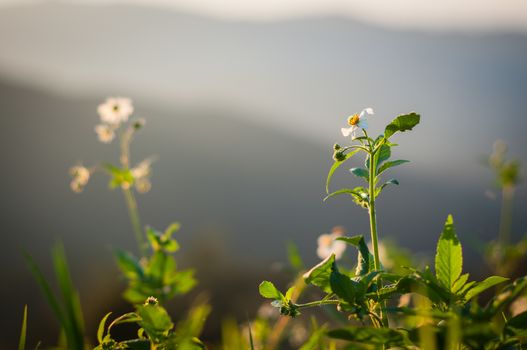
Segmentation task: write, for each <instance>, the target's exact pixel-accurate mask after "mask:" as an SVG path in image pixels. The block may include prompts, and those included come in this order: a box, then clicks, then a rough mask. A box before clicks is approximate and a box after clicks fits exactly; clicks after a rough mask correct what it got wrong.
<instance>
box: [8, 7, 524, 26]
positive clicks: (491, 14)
mask: <svg viewBox="0 0 527 350" xmlns="http://www.w3.org/2000/svg"><path fill="white" fill-rule="evenodd" d="M42 1H46V0H0V4H3V5H6V4H20V3H34V2H42ZM54 1H58V0H54ZM61 1H63V2H72V3H89V4H114V3H136V4H142V5H146V6H161V7H170V8H174V9H176V10H184V11H190V12H193V13H198V14H205V15H211V16H217V17H221V18H228V19H242V20H273V19H278V18H283V17H298V16H305V15H317V14H318V15H320V14H340V15H348V16H352V17H355V18H359V19H361V20H364V21H368V22H374V23H377V24H382V25H387V26H398V27H410V28H427V29H468V30H499V29H505V30H521V31H527V1H525V0H441V1H424V0H199V1H196V0H61Z"/></svg>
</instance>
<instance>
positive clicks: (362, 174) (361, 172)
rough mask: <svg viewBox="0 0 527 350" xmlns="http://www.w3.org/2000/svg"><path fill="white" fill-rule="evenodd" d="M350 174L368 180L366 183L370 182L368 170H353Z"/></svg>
mask: <svg viewBox="0 0 527 350" xmlns="http://www.w3.org/2000/svg"><path fill="white" fill-rule="evenodd" d="M350 172H351V173H352V174H353V175H355V176H357V177H362V178H363V179H366V181H368V178H369V174H368V171H367V170H366V169H363V168H351V169H350Z"/></svg>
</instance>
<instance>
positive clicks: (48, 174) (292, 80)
mask: <svg viewBox="0 0 527 350" xmlns="http://www.w3.org/2000/svg"><path fill="white" fill-rule="evenodd" d="M106 96H129V97H131V98H132V99H133V101H134V105H135V108H136V113H135V115H136V116H139V117H144V118H146V120H147V125H146V127H145V129H144V130H142V131H141V133H140V134H139V135H138V137H137V139H136V141H135V142H134V144H133V148H132V157H133V160H135V161H139V160H141V159H143V158H144V157H146V156H149V155H151V154H155V155H157V156H158V157H159V159H158V161H157V162H156V163H155V164H154V173H153V177H152V181H153V188H152V190H151V191H150V192H149V193H148V194H145V195H139V197H138V200H139V207H140V211H141V214H142V220H143V222H144V223H147V224H149V225H151V226H154V227H157V228H159V229H163V228H164V227H166V226H167V225H168V224H169V223H171V222H172V221H179V222H181V223H182V225H183V229H182V231H181V232H180V233H178V235H177V238H178V240H179V241H180V243H181V245H182V249H181V251H180V252H178V255H177V258H178V261H179V263H180V265H181V266H195V267H196V269H197V276H198V278H199V280H200V284H199V287H198V288H197V289H196V291H195V292H194V294H193V295H195V294H196V293H200V292H203V291H207V292H208V295H209V298H210V300H211V302H212V304H213V307H214V310H213V313H212V315H211V319H210V321H209V324H208V328H207V335H206V337H208V338H210V339H214V337H217V336H218V334H219V331H218V325H219V322H220V321H221V319H222V318H224V317H226V316H228V315H233V316H235V317H237V318H238V319H239V320H242V321H243V320H245V319H246V317H247V316H246V315H247V314H248V315H249V316H250V315H254V313H255V311H256V309H257V308H258V305H260V304H261V303H262V299H261V298H260V297H259V295H258V292H257V285H258V283H259V281H261V280H262V279H264V278H266V279H268V278H270V276H273V274H274V273H275V272H274V271H275V270H276V266H277V263H280V262H285V261H286V248H285V247H286V243H287V242H288V241H293V242H295V243H296V244H297V245H298V246H299V248H300V251H301V254H302V256H303V258H304V259H305V260H306V262H307V263H310V264H311V263H312V264H314V263H316V262H317V257H316V254H315V250H316V237H317V236H318V235H320V234H322V233H324V232H328V231H329V230H330V229H331V228H332V227H333V226H336V225H343V226H344V227H345V228H346V229H347V230H348V232H349V233H350V234H361V233H367V232H368V218H367V215H366V214H365V213H364V212H363V211H361V210H360V209H358V208H357V207H355V206H354V205H353V204H352V203H351V202H350V201H348V200H346V199H344V198H337V199H334V200H332V201H329V202H327V203H323V202H322V198H323V196H324V182H325V176H326V174H327V170H328V169H329V167H330V165H331V164H332V159H331V154H332V150H331V148H332V144H333V143H334V142H340V143H345V142H346V140H345V139H344V138H343V137H342V135H341V134H340V128H341V127H343V126H345V122H346V117H347V116H348V115H349V114H352V113H354V112H357V111H360V110H361V109H362V108H364V107H373V108H374V109H375V112H376V115H375V116H374V117H372V119H371V122H370V125H371V129H372V130H373V131H372V132H373V133H379V132H381V131H382V128H383V126H384V125H385V124H386V123H387V122H388V121H389V120H391V119H392V118H393V117H394V116H396V115H397V114H399V113H403V112H409V111H412V110H415V111H418V112H419V113H421V115H422V123H421V125H419V126H418V127H417V128H416V129H415V132H411V133H407V134H400V135H398V136H397V137H396V141H399V142H400V144H401V146H400V147H397V148H396V149H395V156H396V157H397V158H403V159H409V160H411V163H410V164H408V165H405V166H402V167H400V168H398V169H397V170H395V171H394V175H395V176H396V177H397V178H398V179H399V180H400V183H401V185H400V186H399V187H398V188H395V187H394V188H390V189H388V190H386V191H385V192H384V193H383V197H381V200H380V203H379V209H378V211H379V212H378V215H379V227H380V235H381V237H390V238H391V239H392V240H396V241H397V242H398V243H399V244H400V245H401V246H403V247H406V248H408V249H411V250H413V251H416V252H420V253H421V254H422V255H423V256H426V255H427V254H428V256H433V255H431V254H433V250H434V245H435V242H436V239H437V237H438V234H439V232H440V230H441V227H442V223H443V221H444V219H445V217H446V215H447V214H448V213H452V214H453V215H454V218H455V220H456V221H457V227H458V234H459V236H460V238H461V241H462V242H463V244H464V255H465V257H466V259H468V261H467V262H466V268H467V269H468V270H469V271H471V272H472V273H473V274H474V275H476V276H477V275H478V274H483V273H485V269H486V268H485V266H484V265H483V262H482V258H481V255H480V252H479V251H478V247H479V243H478V242H481V241H484V240H488V239H492V238H494V237H496V234H497V230H498V219H499V201H498V200H493V199H492V198H491V197H492V196H489V195H488V190H493V180H492V179H493V177H492V174H491V172H490V170H488V169H487V168H485V166H484V164H483V163H484V162H483V161H482V159H484V156H485V154H488V153H490V152H491V150H492V144H493V142H494V141H495V140H496V139H503V140H505V141H506V142H507V143H508V144H509V146H510V154H511V155H512V156H513V157H515V158H517V159H519V160H520V161H522V162H523V163H525V162H526V161H527V141H526V137H525V133H526V129H527V5H526V4H525V2H523V1H513V0H507V1H500V0H495V1H494V0H493V1H491V0H488V1H472V0H470V1H468V0H467V1H442V2H435V3H431V2H422V1H414V0H397V1H361V0H350V1H322V0H320V1H318V0H311V1H297V0H296V1H295V0H288V1H285V0H284V1H238V0H226V1H213V0H208V1H199V2H197V1H190V0H174V1H169V0H166V1H160V0H159V1H146V0H145V1H88V0H86V1H73V0H72V1H6V0H2V1H0V117H1V122H2V123H1V127H0V156H1V161H2V168H1V169H2V173H1V177H0V179H1V181H0V194H1V195H0V220H1V223H2V226H1V227H2V233H1V234H2V253H1V254H0V266H2V269H1V274H2V276H1V287H0V300H2V313H1V314H0V329H1V330H0V332H1V336H0V348H2V349H12V348H14V344H15V343H16V342H17V338H18V332H19V326H20V321H21V317H22V309H23V306H24V304H26V303H27V304H28V305H29V336H30V339H31V341H30V343H29V344H35V343H36V341H37V340H39V339H40V340H43V341H44V344H47V345H50V344H52V343H53V342H54V341H55V339H56V328H57V325H56V323H55V322H54V320H53V319H52V316H51V312H50V311H49V309H48V307H47V305H46V304H45V301H44V299H43V297H42V296H41V295H40V292H39V290H38V287H37V285H36V283H35V282H34V281H33V279H32V277H31V275H30V273H29V271H28V270H27V268H26V267H25V264H24V261H23V258H22V251H24V250H25V251H27V252H29V253H30V254H31V255H33V256H34V257H35V259H36V260H37V261H38V262H39V264H40V265H41V266H42V267H43V269H44V270H45V271H46V272H47V273H50V272H51V259H50V256H49V251H50V249H51V247H52V246H53V244H54V243H55V242H56V241H58V240H61V241H63V242H64V245H65V247H66V251H67V255H68V257H69V260H70V262H71V268H72V272H73V274H74V280H75V283H76V285H77V286H78V288H79V290H80V294H81V300H82V303H83V305H84V309H85V316H86V319H87V328H88V329H89V330H92V333H93V334H95V329H96V324H97V322H98V320H99V319H100V318H101V317H102V316H103V315H104V314H105V313H106V312H107V311H109V310H114V311H118V310H122V311H126V310H127V309H128V306H126V304H123V303H122V302H120V301H119V300H120V299H119V294H120V292H121V291H122V290H123V286H124V285H123V282H122V281H121V280H120V279H119V272H118V271H117V269H116V268H115V264H114V261H113V258H112V249H113V248H116V247H120V248H128V249H134V244H135V243H134V239H133V234H132V230H131V227H130V224H129V222H128V217H127V212H126V207H125V205H124V202H123V198H122V195H121V193H120V192H119V191H109V190H108V189H107V183H106V181H107V179H106V178H104V177H103V176H96V177H95V178H93V179H92V181H91V182H90V183H89V185H88V187H87V189H86V190H85V192H84V193H82V194H81V195H78V194H74V193H72V192H71V191H70V189H69V176H68V169H69V167H70V166H71V165H74V164H76V163H77V162H79V161H84V164H87V165H90V164H93V163H96V162H98V161H113V162H117V149H116V146H115V144H113V145H104V144H101V143H100V142H98V140H97V137H96V135H95V133H94V131H93V127H94V125H95V124H96V123H97V121H98V117H97V114H96V106H97V104H98V103H100V102H102V101H103V100H104V98H105V97H106ZM350 166H352V163H350ZM350 182H352V183H356V182H357V180H356V178H352V176H351V175H349V174H346V172H345V171H342V172H341V174H339V176H338V177H337V179H336V181H335V183H334V186H335V188H338V185H339V184H341V185H342V184H345V183H350ZM486 192H487V195H485V193H486ZM525 203H527V191H526V190H525V186H523V187H520V189H519V191H518V193H517V196H516V198H515V213H514V223H513V231H514V234H515V237H519V236H520V235H522V234H524V233H525V228H526V227H527V215H525V214H526V212H525ZM50 276H51V274H50ZM188 300H191V298H189V299H188ZM188 300H187V299H183V300H179V301H178V300H176V301H175V303H173V304H171V306H170V310H171V312H172V313H173V314H174V315H175V317H176V318H177V315H178V314H179V313H180V312H182V310H184V309H185V304H186V303H187V302H188Z"/></svg>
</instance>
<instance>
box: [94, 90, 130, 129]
mask: <svg viewBox="0 0 527 350" xmlns="http://www.w3.org/2000/svg"><path fill="white" fill-rule="evenodd" d="M97 112H98V113H99V116H100V117H101V121H103V122H104V123H108V124H112V125H118V124H120V123H121V122H126V121H128V117H130V115H131V114H132V113H133V112H134V107H133V106H132V100H130V99H129V98H124V97H110V98H107V99H106V101H105V102H104V103H102V104H100V105H99V107H97Z"/></svg>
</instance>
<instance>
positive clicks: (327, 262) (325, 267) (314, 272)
mask: <svg viewBox="0 0 527 350" xmlns="http://www.w3.org/2000/svg"><path fill="white" fill-rule="evenodd" d="M334 262H335V254H331V255H330V256H328V257H327V258H326V259H324V260H322V261H321V262H320V263H319V264H317V265H316V266H314V267H313V268H312V269H311V270H309V271H307V272H306V273H305V274H304V275H303V276H302V277H303V278H304V282H306V284H312V285H314V286H317V287H319V288H321V289H322V290H324V291H325V292H326V293H330V292H331V287H330V285H329V276H330V275H331V268H332V266H333V263H334Z"/></svg>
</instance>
